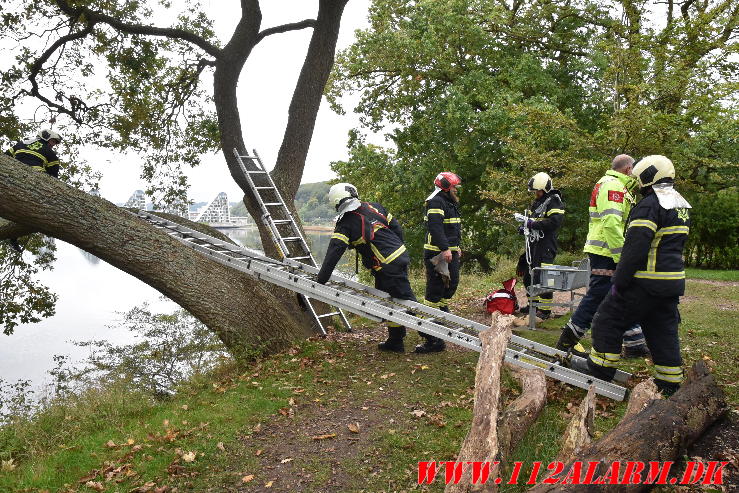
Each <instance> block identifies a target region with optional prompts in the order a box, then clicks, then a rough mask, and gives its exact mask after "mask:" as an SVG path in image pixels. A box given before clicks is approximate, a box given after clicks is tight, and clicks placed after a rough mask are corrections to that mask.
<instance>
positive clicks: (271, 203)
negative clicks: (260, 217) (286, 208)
mask: <svg viewBox="0 0 739 493" xmlns="http://www.w3.org/2000/svg"><path fill="white" fill-rule="evenodd" d="M264 205H283V203H282V202H265V203H264Z"/></svg>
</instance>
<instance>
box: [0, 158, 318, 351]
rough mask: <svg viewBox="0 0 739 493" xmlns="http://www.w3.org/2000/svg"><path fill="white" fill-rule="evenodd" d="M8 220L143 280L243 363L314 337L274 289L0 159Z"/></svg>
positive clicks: (1, 211)
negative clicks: (248, 356) (250, 354)
mask: <svg viewBox="0 0 739 493" xmlns="http://www.w3.org/2000/svg"><path fill="white" fill-rule="evenodd" d="M0 216H1V217H3V218H5V219H8V220H11V221H15V222H18V223H20V224H22V226H23V227H26V228H30V229H32V230H34V231H39V232H41V233H44V234H47V235H49V236H53V237H54V238H58V239H60V240H63V241H66V242H68V243H71V244H73V245H76V246H77V247H79V248H81V249H83V250H85V251H88V252H90V253H92V254H93V255H95V256H97V257H99V258H101V259H102V260H104V261H106V262H108V263H109V264H111V265H114V266H116V267H117V268H119V269H121V270H122V271H124V272H127V273H129V274H131V275H133V276H135V277H137V278H138V279H140V280H142V281H143V282H145V283H146V284H148V285H150V286H152V287H153V288H155V289H157V290H158V291H159V292H161V293H162V294H164V295H165V296H167V297H168V298H170V299H171V300H173V301H174V302H176V303H177V304H179V305H180V306H182V307H183V308H184V309H186V310H187V311H188V312H190V313H191V314H192V315H193V316H195V317H196V318H197V319H198V320H200V321H201V322H203V323H204V324H205V325H207V326H208V327H209V328H210V329H211V330H213V331H214V332H215V333H216V334H217V335H218V337H219V338H220V339H221V340H222V341H223V343H224V344H225V345H226V347H227V348H228V349H229V351H230V352H231V353H232V354H234V356H236V357H239V356H241V355H243V354H244V352H245V351H253V350H255V349H257V350H275V349H278V348H282V347H285V346H287V345H288V344H290V343H291V342H293V341H295V340H298V339H302V338H304V337H306V336H307V335H308V333H309V330H310V327H311V324H310V322H309V321H308V320H307V318H306V317H305V315H303V314H302V313H300V312H298V311H290V310H288V309H287V308H286V306H285V303H284V301H281V300H279V299H278V298H277V297H276V296H275V295H274V294H273V292H274V291H275V288H274V286H264V285H263V284H262V283H260V282H259V281H257V280H255V279H254V278H252V277H250V276H248V275H246V274H243V273H241V272H239V271H236V270H233V269H229V268H227V267H225V266H223V265H221V264H219V263H217V262H214V261H212V260H209V259H208V258H206V257H205V256H203V255H202V254H199V253H197V252H196V251H195V250H192V249H191V248H189V247H187V246H185V245H183V244H181V243H180V242H178V241H177V240H175V239H173V238H172V237H170V236H169V235H167V234H165V233H163V232H161V231H159V230H157V229H155V228H153V227H151V226H150V225H148V224H147V223H145V222H143V221H141V220H140V219H138V218H136V217H135V216H134V215H132V214H130V213H129V212H127V211H125V210H122V209H120V208H119V207H116V206H115V205H113V204H111V203H110V202H108V201H107V200H104V199H102V198H99V197H94V196H91V195H87V194H86V193H84V192H81V191H79V190H77V189H74V188H72V187H70V186H68V185H66V184H64V183H62V182H60V181H58V180H54V179H52V178H51V177H49V176H48V175H46V174H43V173H38V172H36V171H33V170H31V168H29V167H28V166H26V165H24V164H21V163H20V162H18V161H16V160H14V159H12V158H9V157H7V156H0ZM91 288H92V289H94V287H91ZM283 294H284V292H283ZM286 296H290V295H286Z"/></svg>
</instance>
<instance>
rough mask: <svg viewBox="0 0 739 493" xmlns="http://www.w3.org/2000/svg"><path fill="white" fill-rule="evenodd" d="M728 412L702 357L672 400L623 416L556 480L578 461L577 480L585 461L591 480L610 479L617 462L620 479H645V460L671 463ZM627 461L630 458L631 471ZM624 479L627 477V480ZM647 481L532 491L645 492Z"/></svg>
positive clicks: (541, 487)
mask: <svg viewBox="0 0 739 493" xmlns="http://www.w3.org/2000/svg"><path fill="white" fill-rule="evenodd" d="M726 410H727V406H726V401H725V397H724V393H723V391H722V390H721V389H720V388H719V387H718V386H717V385H716V382H715V381H714V379H713V376H712V375H711V374H710V372H709V370H708V367H707V366H706V364H705V363H704V362H703V361H698V362H697V363H696V364H695V365H694V366H693V368H692V369H691V370H690V371H689V372H688V378H687V379H686V381H685V382H684V383H683V385H682V387H681V388H680V390H678V391H677V392H676V393H675V394H674V395H673V396H672V397H671V398H669V399H664V400H652V401H651V402H650V403H649V404H648V405H647V406H646V407H645V408H644V409H643V410H642V411H640V412H638V413H636V414H632V415H630V416H627V417H625V418H624V419H623V420H622V421H621V422H620V423H619V424H618V425H617V426H616V427H615V428H614V429H613V430H611V431H610V432H609V433H608V434H606V435H605V436H604V437H603V438H602V439H600V440H599V441H597V442H594V443H592V444H590V445H589V446H587V447H585V448H584V449H583V450H582V451H581V452H580V453H579V454H577V456H576V457H575V460H574V461H571V462H569V463H568V464H566V465H565V466H564V469H563V470H562V473H561V474H559V475H558V476H556V477H557V478H559V479H560V480H562V479H563V478H566V477H567V476H568V475H569V474H570V473H571V472H573V471H574V470H573V469H572V467H573V463H575V462H579V463H581V464H582V473H581V474H580V476H581V479H584V478H585V476H586V469H587V467H588V463H589V462H593V463H597V464H598V467H597V469H596V470H595V474H594V476H593V477H594V478H598V477H600V476H602V477H603V478H605V480H606V481H608V482H610V475H611V474H613V473H614V471H615V470H616V467H617V466H616V465H615V464H614V463H620V464H619V466H618V468H619V469H618V471H617V474H618V477H619V479H621V478H623V476H624V475H627V476H629V477H632V478H633V477H635V476H630V475H633V474H635V473H637V472H638V473H640V474H641V480H642V481H644V480H645V477H646V476H647V475H648V473H649V470H648V469H649V464H648V462H649V461H659V462H663V461H675V460H677V459H679V458H680V457H681V456H682V454H683V453H684V451H685V450H686V449H687V447H688V446H689V445H690V444H692V443H693V442H695V440H696V439H697V438H698V437H700V436H701V434H702V433H703V432H704V431H705V430H706V429H707V428H708V427H709V426H710V425H711V424H712V423H713V422H715V421H716V420H717V419H718V418H719V417H721V416H722V415H723V414H724V413H725V412H726ZM626 461H629V462H631V463H632V464H631V466H630V467H631V469H629V468H628V467H627V464H626ZM639 463H641V464H646V465H647V470H642V471H636V470H635V469H634V468H638V464H639ZM627 479H628V478H627ZM650 487H651V486H650V485H647V484H639V485H628V484H603V485H599V486H593V485H592V484H579V485H578V484H540V485H538V486H535V487H534V488H532V489H530V490H529V491H530V492H536V493H543V492H554V491H556V492H560V491H577V492H580V491H582V492H584V491H593V490H594V488H597V491H598V492H621V491H629V492H634V491H646V490H648V489H649V488H650Z"/></svg>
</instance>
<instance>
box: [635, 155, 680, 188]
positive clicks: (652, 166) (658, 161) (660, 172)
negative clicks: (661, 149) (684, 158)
mask: <svg viewBox="0 0 739 493" xmlns="http://www.w3.org/2000/svg"><path fill="white" fill-rule="evenodd" d="M631 173H632V175H633V176H635V177H636V179H637V181H638V182H639V186H640V187H648V186H650V185H654V184H655V183H657V182H658V181H660V180H663V179H665V178H671V179H675V166H673V164H672V161H670V160H669V159H667V158H666V157H664V156H660V155H659V154H655V155H653V156H647V157H645V158H642V159H640V160H639V161H637V162H636V163H634V169H633V171H632V172H631Z"/></svg>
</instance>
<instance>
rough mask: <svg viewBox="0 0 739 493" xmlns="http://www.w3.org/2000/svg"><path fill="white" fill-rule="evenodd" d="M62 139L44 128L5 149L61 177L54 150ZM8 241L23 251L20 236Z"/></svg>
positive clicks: (16, 248) (42, 169)
mask: <svg viewBox="0 0 739 493" xmlns="http://www.w3.org/2000/svg"><path fill="white" fill-rule="evenodd" d="M61 141H62V137H61V136H60V135H59V133H57V132H55V131H54V130H49V129H43V130H40V131H39V132H38V134H36V136H35V137H32V138H29V139H24V140H19V141H18V142H16V143H15V145H13V147H11V148H10V149H8V150H7V151H5V154H6V155H8V156H10V157H13V158H15V159H17V160H18V161H20V162H22V163H25V164H27V165H28V166H30V167H31V168H33V169H35V170H37V171H41V172H45V173H46V174H48V175H50V176H53V177H54V178H59V157H58V156H57V155H56V152H54V147H55V146H56V145H57V144H59V143H60V142H61ZM8 243H10V246H11V247H13V249H14V250H16V251H17V252H22V251H23V247H22V246H21V245H20V243H18V238H11V239H9V240H8Z"/></svg>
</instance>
